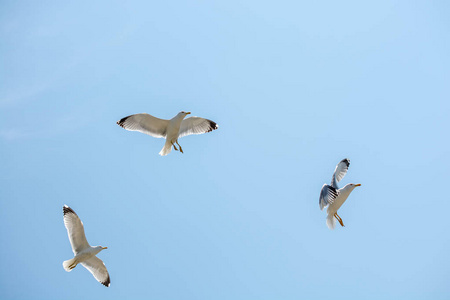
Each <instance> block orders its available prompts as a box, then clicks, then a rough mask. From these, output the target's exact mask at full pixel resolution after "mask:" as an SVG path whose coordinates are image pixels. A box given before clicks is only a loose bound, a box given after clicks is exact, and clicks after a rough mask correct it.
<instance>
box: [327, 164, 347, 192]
mask: <svg viewBox="0 0 450 300" xmlns="http://www.w3.org/2000/svg"><path fill="white" fill-rule="evenodd" d="M348 166H350V159H348V158H344V159H343V160H341V161H340V162H339V163H338V164H337V166H336V169H335V170H334V174H333V177H332V178H331V185H332V186H333V187H334V188H335V189H338V188H339V187H338V185H337V183H338V182H339V181H341V179H342V178H344V176H345V174H347V171H348Z"/></svg>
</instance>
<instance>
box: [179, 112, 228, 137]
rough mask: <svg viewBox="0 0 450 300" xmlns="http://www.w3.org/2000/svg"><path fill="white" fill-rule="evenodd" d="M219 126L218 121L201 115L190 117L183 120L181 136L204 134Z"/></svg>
mask: <svg viewBox="0 0 450 300" xmlns="http://www.w3.org/2000/svg"><path fill="white" fill-rule="evenodd" d="M217 128H219V125H217V123H216V122H213V121H211V120H208V119H203V118H199V117H190V118H187V119H184V120H183V121H182V122H181V126H180V133H179V135H178V137H179V138H181V137H183V136H187V135H191V134H202V133H206V132H210V131H213V130H216V129H217Z"/></svg>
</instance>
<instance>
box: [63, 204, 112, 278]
mask: <svg viewBox="0 0 450 300" xmlns="http://www.w3.org/2000/svg"><path fill="white" fill-rule="evenodd" d="M63 213H64V225H65V226H66V228H67V234H68V235H69V240H70V244H71V245H72V251H73V254H74V255H75V256H74V258H72V259H69V260H66V261H64V262H63V267H64V270H66V271H67V272H70V271H72V270H73V269H74V268H75V267H76V266H77V264H80V263H81V264H82V265H83V267H85V268H86V269H88V271H89V272H91V273H92V275H94V277H95V279H97V281H98V282H100V283H101V284H103V285H104V286H107V287H108V286H109V285H110V283H111V280H110V278H109V274H108V270H107V269H106V267H105V264H104V263H103V261H102V260H101V259H100V258H98V257H97V256H96V255H97V254H98V253H99V252H100V251H102V250H104V249H108V248H107V247H102V246H95V247H92V246H90V245H89V243H88V242H87V240H86V236H85V234H84V227H83V222H81V220H80V218H79V217H78V215H77V214H76V213H75V212H74V211H73V210H72V209H71V208H70V207H68V206H67V205H64V207H63Z"/></svg>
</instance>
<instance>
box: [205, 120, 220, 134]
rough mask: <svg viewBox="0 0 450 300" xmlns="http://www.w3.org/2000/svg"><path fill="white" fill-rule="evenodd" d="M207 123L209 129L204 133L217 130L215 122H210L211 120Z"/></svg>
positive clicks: (217, 126)
mask: <svg viewBox="0 0 450 300" xmlns="http://www.w3.org/2000/svg"><path fill="white" fill-rule="evenodd" d="M208 121H209V128H208V131H206V132H211V131H213V130H216V129H218V128H219V125H217V123H216V122H214V121H211V120H208Z"/></svg>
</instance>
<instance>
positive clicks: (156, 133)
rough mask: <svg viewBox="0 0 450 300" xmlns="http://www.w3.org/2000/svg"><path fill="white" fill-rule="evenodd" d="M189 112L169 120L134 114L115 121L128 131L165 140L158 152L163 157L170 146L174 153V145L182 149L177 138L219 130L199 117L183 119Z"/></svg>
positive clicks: (210, 122)
mask: <svg viewBox="0 0 450 300" xmlns="http://www.w3.org/2000/svg"><path fill="white" fill-rule="evenodd" d="M189 114H190V112H184V111H182V112H179V113H178V114H177V115H176V116H175V117H173V118H172V119H170V120H165V119H159V118H157V117H154V116H152V115H149V114H146V113H142V114H135V115H131V116H128V117H125V118H123V119H120V120H119V121H117V125H119V126H121V127H122V128H124V129H126V130H129V131H139V132H142V133H145V134H148V135H151V136H153V137H156V138H165V139H166V143H165V144H164V147H163V148H162V150H161V151H160V152H159V154H160V155H162V156H164V155H167V154H169V153H170V151H172V146H173V149H175V151H178V148H177V146H175V143H176V144H177V145H178V147H180V150H179V151H180V152H181V153H183V149H182V148H181V146H180V144H178V138H181V137H183V136H187V135H191V134H202V133H206V132H210V131H213V130H216V129H217V128H219V125H217V124H216V123H215V122H213V121H211V120H208V119H203V118H199V117H190V118H187V119H184V118H185V117H186V116H187V115H189Z"/></svg>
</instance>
